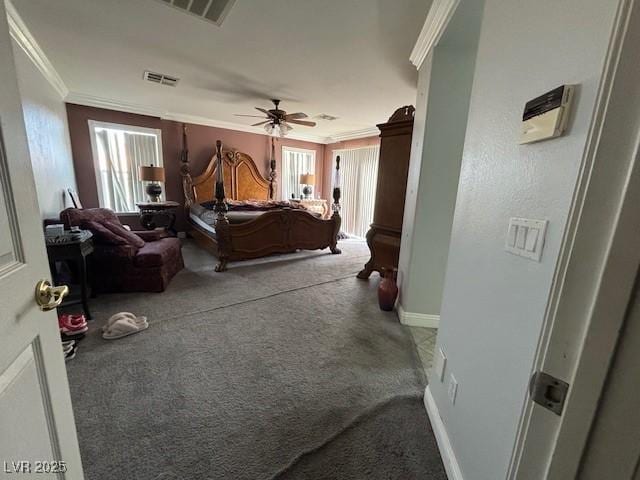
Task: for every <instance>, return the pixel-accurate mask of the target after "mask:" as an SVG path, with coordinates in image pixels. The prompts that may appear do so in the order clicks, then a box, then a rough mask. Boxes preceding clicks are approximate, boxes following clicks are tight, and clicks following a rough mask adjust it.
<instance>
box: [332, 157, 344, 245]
mask: <svg viewBox="0 0 640 480" xmlns="http://www.w3.org/2000/svg"><path fill="white" fill-rule="evenodd" d="M333 185H334V187H333V205H331V209H332V210H333V214H332V215H331V219H332V220H333V221H334V226H333V236H332V238H331V244H330V245H329V248H330V249H331V253H335V254H338V253H342V251H341V250H340V249H339V248H338V235H339V233H340V225H341V224H342V218H341V217H340V196H341V191H340V188H341V186H342V179H341V177H340V155H338V156H337V157H336V174H335V177H334V182H333Z"/></svg>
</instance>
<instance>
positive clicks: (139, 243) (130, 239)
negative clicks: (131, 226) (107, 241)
mask: <svg viewBox="0 0 640 480" xmlns="http://www.w3.org/2000/svg"><path fill="white" fill-rule="evenodd" d="M103 225H104V226H105V227H106V228H107V229H108V230H110V231H111V232H112V233H114V234H115V235H117V236H119V237H121V238H124V239H125V241H126V242H127V244H129V245H132V246H134V247H136V248H142V247H144V240H142V239H141V238H140V237H139V236H138V235H136V234H135V233H133V232H130V231H129V230H127V229H126V228H124V227H123V226H122V225H119V224H117V223H111V222H105V223H103Z"/></svg>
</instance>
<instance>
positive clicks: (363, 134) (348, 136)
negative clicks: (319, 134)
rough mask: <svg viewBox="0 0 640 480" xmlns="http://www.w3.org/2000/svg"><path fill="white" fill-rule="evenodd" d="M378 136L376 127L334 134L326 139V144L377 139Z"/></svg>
mask: <svg viewBox="0 0 640 480" xmlns="http://www.w3.org/2000/svg"><path fill="white" fill-rule="evenodd" d="M378 135H380V130H378V127H369V128H363V129H362V130H354V131H352V132H345V133H336V134H334V135H331V136H330V137H328V138H327V140H328V142H327V143H338V142H346V141H347V140H356V139H358V138H367V137H377V136H378Z"/></svg>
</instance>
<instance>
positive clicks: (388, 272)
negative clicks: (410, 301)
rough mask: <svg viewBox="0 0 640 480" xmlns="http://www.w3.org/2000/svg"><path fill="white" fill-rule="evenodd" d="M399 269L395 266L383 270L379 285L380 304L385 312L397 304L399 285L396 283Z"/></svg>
mask: <svg viewBox="0 0 640 480" xmlns="http://www.w3.org/2000/svg"><path fill="white" fill-rule="evenodd" d="M397 275H398V270H397V269H395V268H393V269H391V268H385V269H384V270H383V271H382V280H381V281H380V285H378V304H379V305H380V309H381V310H384V311H385V312H390V311H391V310H393V307H394V305H395V304H396V298H398V285H397V284H396V277H397Z"/></svg>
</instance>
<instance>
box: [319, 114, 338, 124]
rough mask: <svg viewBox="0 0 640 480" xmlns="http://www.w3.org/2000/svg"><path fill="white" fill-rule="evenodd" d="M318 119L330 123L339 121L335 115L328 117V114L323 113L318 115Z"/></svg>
mask: <svg viewBox="0 0 640 480" xmlns="http://www.w3.org/2000/svg"><path fill="white" fill-rule="evenodd" d="M316 118H318V119H320V120H328V121H330V122H333V121H334V120H337V119H338V117H334V116H333V115H327V114H326V113H321V114H320V115H316Z"/></svg>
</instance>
